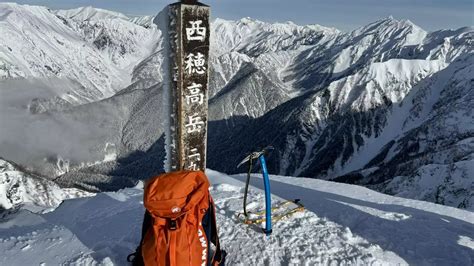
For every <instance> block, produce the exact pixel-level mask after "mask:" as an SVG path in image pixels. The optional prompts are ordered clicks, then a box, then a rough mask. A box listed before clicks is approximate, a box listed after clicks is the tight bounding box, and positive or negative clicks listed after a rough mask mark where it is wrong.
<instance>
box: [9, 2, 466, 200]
mask: <svg viewBox="0 0 474 266" xmlns="http://www.w3.org/2000/svg"><path fill="white" fill-rule="evenodd" d="M155 21H159V19H155V18H154V17H150V16H148V17H128V16H125V15H123V14H120V13H116V12H110V11H107V10H100V9H94V8H91V7H87V8H79V9H74V10H59V11H53V10H49V9H47V8H44V7H35V6H24V5H16V4H5V3H0V25H1V27H0V33H1V34H0V36H1V37H0V76H1V78H2V80H1V81H0V122H1V123H2V129H1V130H2V134H0V156H3V157H4V158H7V159H9V160H11V161H14V162H16V163H18V164H21V165H22V166H24V167H26V168H28V169H30V170H34V171H36V172H38V173H40V174H42V175H44V176H49V177H58V178H57V181H58V182H60V183H61V184H63V185H73V184H76V185H80V186H82V187H88V188H98V189H107V187H109V188H112V187H113V188H117V187H120V186H123V185H130V184H133V179H137V178H145V177H147V176H150V175H152V174H154V173H157V172H159V171H160V170H161V169H162V165H161V164H162V161H163V156H164V149H163V145H164V139H163V136H162V135H163V132H164V125H163V121H164V118H163V117H162V116H161V113H162V112H161V108H162V101H161V98H162V97H161V93H162V92H161V81H162V72H163V71H162V69H161V66H162V62H163V56H164V55H163V54H162V49H161V47H162V40H161V32H160V30H159V25H156V24H154V22H155ZM4 36H8V37H4ZM473 36H474V29H473V28H472V27H465V28H461V29H458V30H440V31H436V32H426V31H424V30H423V29H421V28H419V27H418V26H416V25H414V24H413V23H412V22H410V21H407V20H401V21H400V20H396V19H394V18H391V17H389V18H384V19H381V20H379V21H376V22H374V23H371V24H369V25H367V26H365V27H361V28H359V29H357V30H354V31H353V32H350V33H344V32H340V31H338V30H336V29H332V28H326V27H323V26H319V25H308V26H299V25H295V24H294V23H291V22H287V23H274V24H271V23H265V22H261V21H257V20H252V19H250V18H244V19H241V20H238V21H227V20H222V19H216V20H215V21H214V22H213V24H212V48H211V55H212V58H211V60H212V61H211V78H210V82H211V86H210V104H209V113H210V124H209V127H210V128H209V147H208V151H209V155H208V156H209V157H208V165H209V167H211V168H213V169H216V170H220V171H223V172H227V173H238V172H243V171H245V170H246V169H236V167H235V166H236V165H237V163H238V162H239V161H240V160H241V159H242V158H243V157H244V156H245V155H246V154H247V153H248V152H250V151H253V150H255V149H258V148H262V147H265V146H267V145H272V146H274V147H275V150H274V152H273V153H272V154H271V155H270V157H269V160H268V161H269V162H268V163H269V168H270V170H271V172H272V173H275V174H281V175H290V176H305V177H314V178H322V179H334V180H337V181H341V182H349V183H357V184H362V185H366V186H369V187H371V188H375V189H377V190H380V191H383V192H385V193H390V194H396V195H401V196H406V197H412V198H417V199H423V200H429V201H433V202H437V203H442V204H446V205H450V206H455V207H461V208H468V209H472V208H473V207H474V203H473V201H472V198H473V193H474V192H473V191H474V189H473V188H474V170H473V169H474V161H473V160H474V157H473V156H474V155H473V154H474V128H473V125H474V112H473V111H472V109H473V107H474V90H473V78H474V72H473V65H474V64H473V63H474V62H473V60H474V56H473V52H474V45H473V44H474V40H473ZM50 69H52V70H50ZM56 70H57V71H56ZM3 125H5V126H3ZM25 128H26V129H27V130H25ZM110 184H112V186H110Z"/></svg>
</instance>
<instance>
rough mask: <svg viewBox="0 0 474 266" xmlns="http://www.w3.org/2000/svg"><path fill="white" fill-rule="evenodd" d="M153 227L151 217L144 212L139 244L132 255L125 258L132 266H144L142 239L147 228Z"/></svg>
mask: <svg viewBox="0 0 474 266" xmlns="http://www.w3.org/2000/svg"><path fill="white" fill-rule="evenodd" d="M152 225H153V217H151V214H150V213H149V212H148V211H145V215H144V216H143V223H142V237H141V239H140V244H139V245H138V247H137V249H136V250H135V252H134V253H132V254H130V255H128V256H127V261H128V262H131V263H132V266H144V265H145V263H144V261H143V257H142V243H143V238H144V237H145V234H146V231H147V230H148V228H151V227H152Z"/></svg>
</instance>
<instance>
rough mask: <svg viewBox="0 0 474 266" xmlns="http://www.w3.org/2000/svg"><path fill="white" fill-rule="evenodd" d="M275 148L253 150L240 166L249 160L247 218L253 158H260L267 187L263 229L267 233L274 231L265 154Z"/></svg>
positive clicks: (265, 187) (245, 204) (245, 206)
mask: <svg viewBox="0 0 474 266" xmlns="http://www.w3.org/2000/svg"><path fill="white" fill-rule="evenodd" d="M270 150H273V147H270V146H269V147H267V148H265V149H263V150H261V151H257V152H252V153H251V154H249V155H248V156H247V157H245V158H244V159H243V160H242V162H240V163H239V165H238V166H237V167H239V166H241V165H242V164H244V163H246V162H249V170H248V172H247V181H246V182H245V192H244V205H243V207H244V216H245V219H248V213H247V195H248V189H249V184H250V174H251V172H252V167H253V160H256V159H258V160H259V161H260V166H261V168H262V175H263V186H264V189H265V228H264V229H263V232H264V233H265V234H266V235H270V234H271V233H272V199H271V193H270V178H269V177H268V169H267V163H266V161H265V154H266V153H267V152H268V151H270Z"/></svg>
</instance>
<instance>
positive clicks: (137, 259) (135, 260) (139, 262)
mask: <svg viewBox="0 0 474 266" xmlns="http://www.w3.org/2000/svg"><path fill="white" fill-rule="evenodd" d="M204 216H205V217H204V218H203V220H207V221H209V220H210V224H209V225H208V226H209V227H210V230H207V231H208V232H209V234H210V235H207V234H206V236H207V239H208V240H209V242H212V244H214V245H215V247H216V252H215V253H214V256H213V258H210V259H209V260H208V261H209V263H208V265H212V266H216V265H218V266H224V265H225V257H226V255H227V253H226V252H225V251H224V250H221V247H220V242H219V235H218V233H217V222H216V213H215V205H214V202H213V201H212V200H211V204H210V206H209V210H208V211H207V213H206V214H205V215H204ZM206 216H207V217H206ZM206 218H207V219H206ZM209 218H210V219H209ZM205 222H206V221H203V225H204V224H205ZM152 226H153V217H152V216H151V214H150V213H149V212H148V211H145V215H144V217H143V224H142V237H141V239H140V245H138V247H137V249H136V250H135V252H134V253H132V254H130V255H128V256H127V261H128V262H131V263H132V266H144V265H145V263H144V261H143V257H142V243H143V238H144V237H145V234H146V232H147V230H148V229H149V228H151V227H152ZM209 227H208V228H209Z"/></svg>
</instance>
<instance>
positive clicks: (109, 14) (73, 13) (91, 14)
mask: <svg viewBox="0 0 474 266" xmlns="http://www.w3.org/2000/svg"><path fill="white" fill-rule="evenodd" d="M56 14H58V15H60V16H62V17H65V18H70V19H74V20H77V21H86V20H92V21H97V20H102V19H113V18H120V19H124V20H128V19H129V18H128V17H127V16H125V15H124V14H122V13H119V12H114V11H110V10H105V9H100V8H95V7H92V6H86V7H79V8H74V9H66V10H57V11H56Z"/></svg>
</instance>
